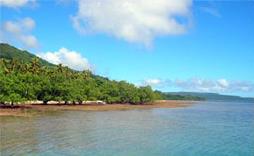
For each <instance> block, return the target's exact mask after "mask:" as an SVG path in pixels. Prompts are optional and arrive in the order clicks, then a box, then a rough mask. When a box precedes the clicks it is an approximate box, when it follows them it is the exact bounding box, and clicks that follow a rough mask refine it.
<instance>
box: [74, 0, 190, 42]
mask: <svg viewBox="0 0 254 156" xmlns="http://www.w3.org/2000/svg"><path fill="white" fill-rule="evenodd" d="M191 6H192V1H191V0H156V1H155V0H139V1H136V0H128V1H126V0H79V1H78V8H79V10H78V12H77V14H76V15H75V16H73V17H72V21H73V26H74V28H76V29H77V30H78V31H79V32H81V33H85V34H86V33H104V34H108V35H110V36H114V37H117V38H120V39H123V40H125V41H128V42H135V43H142V44H145V45H150V44H151V42H152V40H153V39H154V38H155V37H156V36H162V35H178V34H183V33H185V32H186V30H187V28H188V25H189V20H190V14H191Z"/></svg>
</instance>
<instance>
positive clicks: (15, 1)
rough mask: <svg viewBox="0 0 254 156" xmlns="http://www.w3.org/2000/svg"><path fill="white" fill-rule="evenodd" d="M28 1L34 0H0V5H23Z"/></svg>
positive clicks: (32, 0) (33, 0)
mask: <svg viewBox="0 0 254 156" xmlns="http://www.w3.org/2000/svg"><path fill="white" fill-rule="evenodd" d="M29 3H35V0H0V6H5V7H10V8H18V7H23V6H25V5H27V4H29Z"/></svg>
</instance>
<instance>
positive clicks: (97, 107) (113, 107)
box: [0, 100, 197, 117]
mask: <svg viewBox="0 0 254 156" xmlns="http://www.w3.org/2000/svg"><path fill="white" fill-rule="evenodd" d="M196 102H197V101H180V100H159V101H155V102H153V103H151V104H142V105H141V104H139V105H133V104H105V105H101V104H82V105H78V104H76V105H70V104H68V105H62V104H48V105H42V104H26V105H18V106H17V107H14V108H11V107H7V108H0V117H1V116H17V117H18V116H22V117H29V116H34V115H40V114H43V113H48V112H59V111H67V110H73V111H117V110H119V111H120V110H135V109H153V108H178V107H188V106H191V105H192V104H194V103H196Z"/></svg>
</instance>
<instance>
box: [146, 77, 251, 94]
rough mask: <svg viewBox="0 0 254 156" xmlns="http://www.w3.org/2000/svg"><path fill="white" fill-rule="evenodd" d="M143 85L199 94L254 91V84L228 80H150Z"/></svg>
mask: <svg viewBox="0 0 254 156" xmlns="http://www.w3.org/2000/svg"><path fill="white" fill-rule="evenodd" d="M142 85H151V86H152V87H154V88H157V89H158V88H162V87H163V88H176V89H180V90H183V91H199V92H218V93H232V92H251V91H254V83H252V82H247V81H229V80H226V79H218V80H207V79H199V78H192V79H187V80H181V79H176V80H169V79H167V80H163V79H148V80H144V82H142Z"/></svg>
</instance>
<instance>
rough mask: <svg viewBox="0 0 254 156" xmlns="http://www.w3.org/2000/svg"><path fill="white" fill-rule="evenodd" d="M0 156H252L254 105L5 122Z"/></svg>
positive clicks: (79, 113)
mask: <svg viewBox="0 0 254 156" xmlns="http://www.w3.org/2000/svg"><path fill="white" fill-rule="evenodd" d="M0 126H1V146H0V150H1V154H0V155H1V156H6V155H18V156H20V155H26V156H27V155H28V156H29V155H31V156H33V155H42V156H44V155H45V156H51V155H52V156H55V155H61V156H62V155H63V156H64V155H71V156H75V155H77V156H80V155H81V156H82V155H83V156H254V104H250V103H218V102H217V103H216V102H202V103H199V104H196V105H194V106H191V107H187V108H174V109H162V108H160V109H151V110H131V111H104V112H84V111H65V112H63V113H60V114H59V113H58V114H51V115H45V116H40V117H33V118H25V117H1V125H0Z"/></svg>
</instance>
